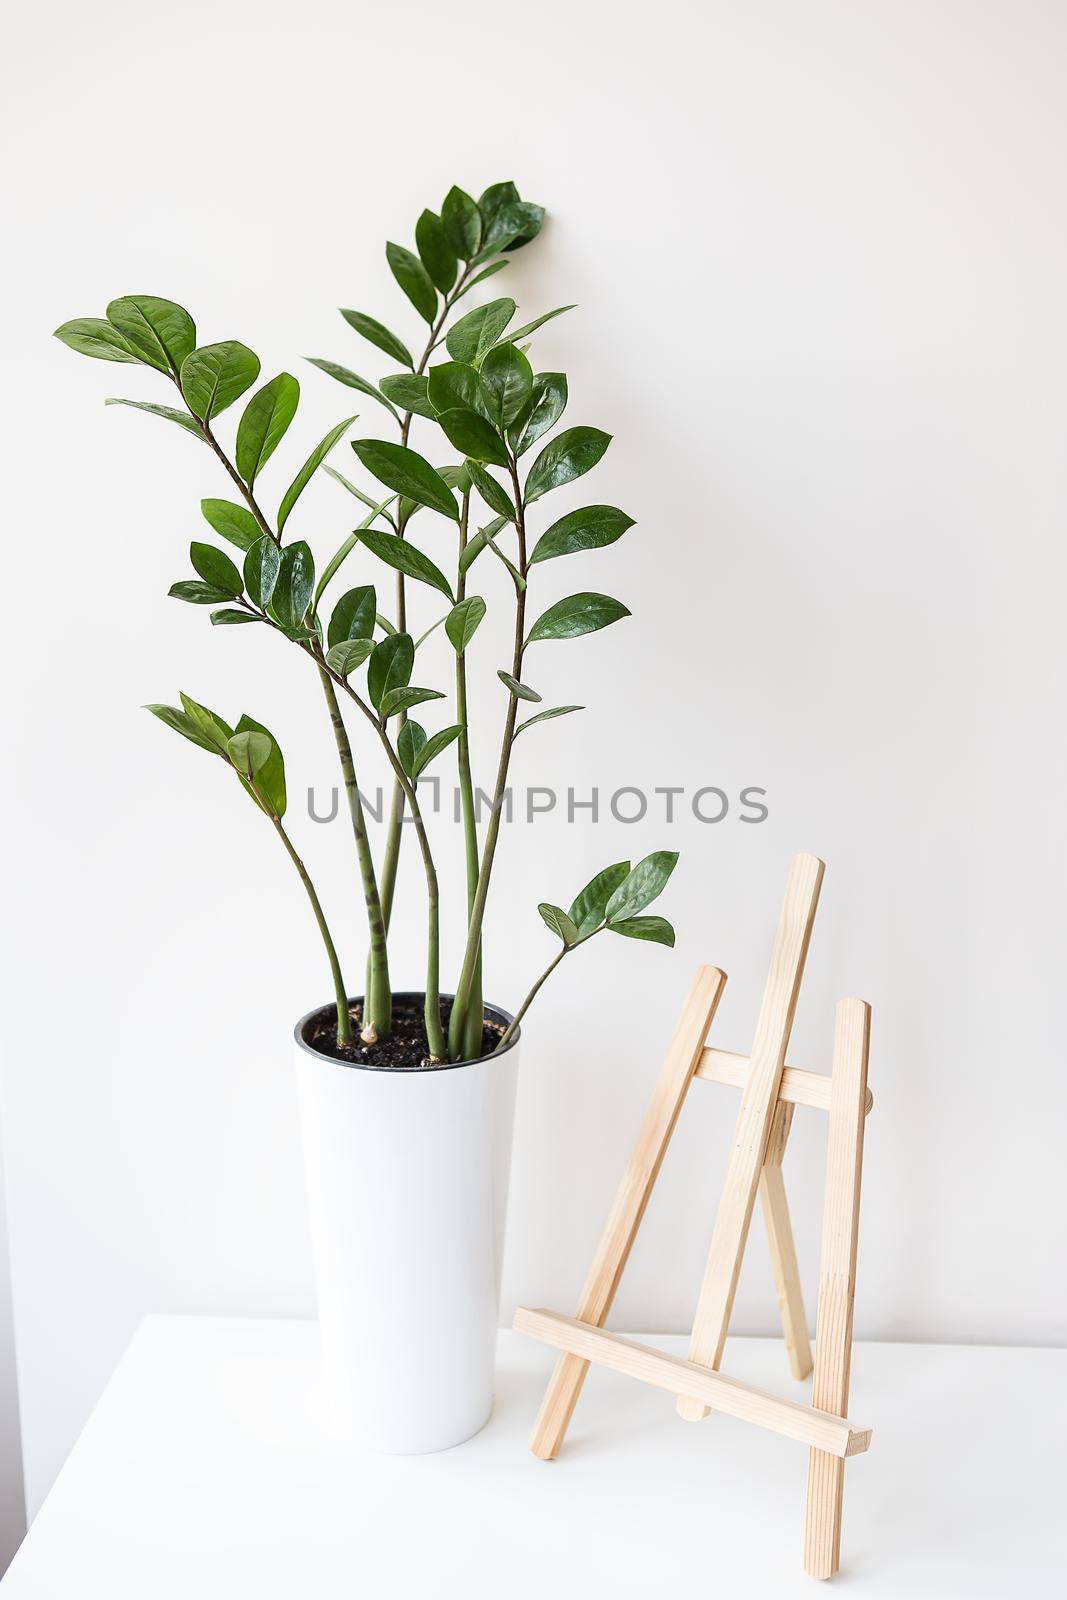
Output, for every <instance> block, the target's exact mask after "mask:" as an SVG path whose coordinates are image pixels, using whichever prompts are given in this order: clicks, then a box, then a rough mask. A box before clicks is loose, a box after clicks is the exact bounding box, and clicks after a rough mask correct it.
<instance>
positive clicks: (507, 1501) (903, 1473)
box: [0, 1317, 1067, 1600]
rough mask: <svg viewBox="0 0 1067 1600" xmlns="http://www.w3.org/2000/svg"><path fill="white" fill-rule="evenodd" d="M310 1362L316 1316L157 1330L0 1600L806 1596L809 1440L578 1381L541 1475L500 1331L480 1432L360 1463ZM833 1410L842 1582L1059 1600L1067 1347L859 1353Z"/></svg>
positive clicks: (166, 1320) (627, 1383)
mask: <svg viewBox="0 0 1067 1600" xmlns="http://www.w3.org/2000/svg"><path fill="white" fill-rule="evenodd" d="M642 1337H643V1339H644V1341H645V1342H646V1343H655V1344H658V1345H660V1346H661V1347H662V1348H663V1349H667V1350H672V1351H676V1352H679V1353H682V1352H684V1347H685V1342H686V1341H685V1340H684V1339H681V1338H678V1337H673V1338H664V1339H652V1338H651V1337H650V1336H648V1335H643V1336H642ZM317 1346H318V1341H317V1331H316V1328H315V1325H314V1324H313V1323H302V1322H258V1321H237V1320H226V1319H214V1318H210V1319H209V1318H193V1317H150V1318H149V1319H148V1320H147V1321H146V1322H145V1323H144V1324H143V1325H142V1326H141V1328H140V1330H139V1331H138V1333H137V1335H136V1337H135V1338H134V1340H133V1342H132V1344H131V1345H130V1348H129V1350H128V1351H127V1352H126V1355H125V1356H124V1357H123V1359H122V1361H121V1363H120V1364H119V1367H118V1369H117V1371H116V1372H115V1375H114V1377H113V1378H112V1380H111V1383H110V1384H109V1385H108V1388H107V1390H106V1391H105V1393H104V1395H103V1397H102V1399H101V1401H100V1403H99V1405H98V1406H97V1408H96V1410H95V1412H94V1413H93V1416H92V1418H91V1419H90V1421H89V1423H88V1425H87V1427H86V1429H85V1432H84V1433H83V1435H82V1437H81V1439H80V1440H79V1442H78V1444H77V1445H76V1446H75V1449H74V1451H73V1453H72V1454H71V1457H70V1459H69V1460H68V1462H67V1464H66V1466H65V1467H64V1468H63V1471H62V1473H61V1474H60V1477H59V1479H58V1481H57V1482H56V1484H55V1487H54V1488H53V1490H52V1492H51V1494H50V1495H49V1496H48V1499H47V1500H46V1502H45V1504H44V1506H43V1508H42V1509H41V1512H40V1514H39V1515H38V1517H37V1519H36V1521H35V1522H34V1524H33V1526H32V1528H31V1529H30V1532H29V1534H28V1536H27V1539H26V1542H25V1544H24V1545H23V1547H22V1549H21V1550H20V1552H19V1554H18V1555H17V1556H16V1558H15V1561H14V1563H13V1565H12V1566H11V1568H10V1570H9V1572H8V1575H7V1577H6V1578H5V1579H4V1581H3V1584H2V1585H0V1587H2V1588H3V1591H4V1592H3V1596H2V1600H30V1597H33V1600H44V1597H47V1600H68V1597H70V1600H73V1597H75V1596H76V1597H77V1600H96V1597H99V1600H105V1597H106V1600H127V1597H129V1600H172V1597H173V1600H190V1597H193V1596H195V1597H196V1600H215V1597H218V1600H223V1597H225V1600H245V1597H246V1596H247V1597H253V1596H254V1597H255V1600H273V1597H275V1596H277V1597H279V1600H280V1597H282V1596H284V1597H285V1600H334V1597H337V1600H342V1597H343V1600H355V1597H361V1596H367V1597H372V1596H373V1597H374V1600H378V1597H379V1596H380V1597H382V1600H407V1597H409V1596H410V1597H412V1600H415V1597H420V1600H421V1597H423V1596H426V1595H431V1594H432V1595H435V1596H440V1595H441V1594H442V1593H443V1594H444V1595H446V1596H448V1595H451V1594H452V1593H455V1594H456V1595H460V1594H462V1595H463V1596H464V1600H483V1597H486V1600H487V1597H489V1596H502V1597H503V1596H506V1597H508V1600H516V1597H518V1600H526V1597H531V1600H532V1597H534V1596H538V1597H539V1600H544V1597H545V1596H553V1597H556V1596H558V1597H560V1600H572V1597H576V1596H581V1595H588V1596H600V1595H612V1596H614V1595H627V1596H628V1595H635V1596H636V1595H641V1596H643V1597H648V1596H655V1597H656V1600H658V1597H659V1596H662V1595H670V1594H673V1593H677V1594H679V1595H685V1596H686V1597H687V1600H689V1597H691V1596H694V1595H702V1594H707V1595H709V1596H727V1595H740V1596H743V1597H744V1600H759V1597H762V1596H774V1597H776V1600H778V1597H780V1596H789V1595H791V1594H794V1593H795V1594H797V1595H801V1594H804V1595H808V1596H809V1597H810V1595H811V1594H812V1593H813V1592H814V1591H813V1587H812V1581H811V1580H810V1579H808V1578H806V1577H805V1576H804V1575H803V1572H802V1570H801V1535H802V1527H803V1516H804V1483H805V1474H806V1470H807V1451H806V1449H804V1447H803V1446H800V1445H797V1444H794V1443H793V1442H791V1441H790V1440H787V1439H783V1438H781V1437H779V1436H777V1435H775V1434H771V1433H767V1432H764V1431H763V1430H761V1429H757V1428H753V1427H751V1426H748V1425H746V1424H744V1423H741V1422H737V1421H734V1420H732V1419H730V1418H727V1417H723V1416H712V1417H710V1418H708V1419H707V1420H706V1421H705V1422H703V1423H699V1424H692V1423H683V1422H681V1421H679V1419H678V1418H677V1417H676V1416H675V1413H674V1402H673V1400H672V1399H671V1397H670V1396H669V1395H666V1394H663V1393H660V1392H658V1391H656V1390H653V1389H650V1388H648V1387H646V1386H645V1385H643V1384H639V1383H635V1382H633V1381H632V1380H629V1379H626V1378H622V1377H619V1376H617V1375H615V1374H612V1373H608V1372H604V1371H598V1370H597V1369H595V1368H594V1369H593V1370H592V1371H591V1373H590V1375H589V1379H588V1381H587V1383H586V1386H585V1391H584V1393H583V1395H582V1399H581V1401H580V1403H579V1406H578V1409H577V1411H576V1413H575V1417H574V1421H573V1423H572V1425H571V1430H570V1434H569V1436H568V1440H567V1443H566V1445H565V1447H564V1450H563V1452H562V1453H561V1455H560V1457H559V1459H558V1461H556V1462H554V1463H546V1462H541V1461H537V1460H535V1459H534V1458H533V1457H532V1456H531V1455H530V1454H529V1452H528V1450H527V1448H526V1441H527V1435H528V1433H529V1429H530V1425H531V1423H532V1421H533V1417H534V1414H535V1411H536V1409H537V1405H538V1401H539V1399H540V1395H541V1390H542V1388H543V1385H544V1382H545V1380H546V1378H547V1375H548V1372H549V1369H550V1367H551V1364H552V1361H553V1354H552V1352H551V1351H549V1350H547V1349H546V1348H544V1347H543V1346H540V1345H537V1344H534V1343H532V1342H531V1341H528V1340H525V1339H521V1338H520V1337H519V1336H518V1335H517V1334H513V1333H505V1334H502V1335H501V1342H500V1358H499V1368H500V1370H499V1377H498V1399H497V1408H496V1412H495V1415H494V1417H493V1419H492V1421H491V1422H490V1424H489V1426H488V1427H487V1428H486V1429H485V1431H484V1432H483V1433H482V1434H480V1435H479V1436H478V1437H477V1438H476V1439H473V1440H471V1441H470V1442H469V1443H467V1444H465V1445H462V1446H460V1447H459V1448H458V1449H456V1450H449V1451H445V1452H444V1453H442V1454H441V1455H436V1456H421V1457H395V1456H394V1457H389V1456H366V1455H358V1454H355V1453H352V1452H350V1451H349V1450H347V1449H346V1447H345V1446H344V1445H343V1443H341V1442H339V1441H337V1440H335V1439H334V1438H333V1437H332V1436H331V1433H330V1430H329V1427H328V1425H327V1422H326V1418H325V1412H324V1406H323V1403H322V1395H321V1391H320V1386H319V1373H318V1348H317ZM723 1370H724V1371H727V1372H730V1373H732V1374H733V1375H735V1376H737V1377H741V1378H745V1379H748V1380H749V1381H752V1382H755V1383H759V1384H762V1385H764V1386H766V1387H770V1388H774V1389H776V1390H777V1391H778V1392H780V1393H783V1394H795V1393H798V1392H799V1390H798V1388H797V1386H795V1385H793V1383H792V1380H791V1379H790V1378H789V1376H788V1370H787V1367H786V1361H785V1353H784V1350H783V1349H782V1347H781V1346H780V1345H779V1344H777V1343H776V1342H774V1341H771V1340H759V1339H731V1341H730V1343H729V1345H728V1346H727V1355H726V1360H725V1362H724V1368H723ZM850 1413H851V1415H852V1417H853V1420H855V1421H856V1422H857V1423H860V1424H863V1425H869V1426H872V1427H873V1428H874V1439H873V1442H872V1445H871V1449H870V1452H869V1453H868V1454H867V1455H864V1456H859V1457H856V1458H854V1459H853V1460H851V1461H849V1463H848V1465H847V1467H846V1474H847V1492H846V1496H845V1521H844V1536H843V1540H842V1570H841V1575H840V1577H839V1578H838V1579H837V1580H835V1582H836V1584H837V1586H838V1587H839V1588H841V1589H843V1590H845V1591H847V1593H848V1594H849V1595H863V1596H878V1597H885V1600H901V1597H902V1596H907V1597H908V1600H950V1597H953V1596H960V1597H964V1596H965V1597H966V1600H981V1597H985V1596H989V1597H994V1596H995V1597H996V1600H1004V1597H1005V1596H1009V1595H1011V1594H1013V1593H1018V1594H1020V1595H1025V1596H1026V1597H1027V1600H1041V1597H1044V1596H1046V1595H1048V1596H1051V1595H1053V1594H1056V1595H1059V1594H1062V1593H1063V1574H1064V1570H1065V1567H1067V1539H1065V1533H1064V1528H1065V1526H1067V1524H1065V1519H1064V1518H1063V1515H1062V1494H1063V1488H1064V1482H1063V1468H1062V1459H1063V1458H1062V1442H1063V1436H1064V1431H1065V1425H1067V1351H1056V1350H1019V1349H1012V1350H1008V1349H988V1348H979V1347H965V1346H946V1345H941V1346H934V1345H891V1344H867V1345H861V1346H858V1347H857V1349H856V1352H855V1358H854V1363H853V1403H852V1405H851V1406H850Z"/></svg>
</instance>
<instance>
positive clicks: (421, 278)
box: [385, 240, 437, 323]
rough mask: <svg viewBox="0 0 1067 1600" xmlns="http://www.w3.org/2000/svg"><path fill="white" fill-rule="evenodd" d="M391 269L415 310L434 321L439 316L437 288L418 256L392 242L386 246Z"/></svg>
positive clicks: (421, 315)
mask: <svg viewBox="0 0 1067 1600" xmlns="http://www.w3.org/2000/svg"><path fill="white" fill-rule="evenodd" d="M385 259H386V260H387V261H388V263H389V270H390V272H391V273H392V274H393V277H394V278H395V279H396V281H397V283H398V284H399V285H400V287H401V289H403V291H404V293H405V294H406V295H407V297H408V299H409V300H410V301H411V303H412V305H413V306H414V307H415V310H416V311H417V312H418V313H419V316H420V317H422V318H423V319H424V320H425V321H426V322H429V323H433V321H434V320H435V318H436V316H437V290H436V289H435V288H434V286H433V283H432V282H431V280H430V274H429V273H428V272H427V271H426V268H425V267H424V266H423V264H422V262H421V261H420V260H419V258H418V256H417V255H415V254H414V253H413V252H412V251H411V250H405V248H404V246H403V245H401V244H393V242H392V241H391V240H390V242H389V243H388V244H387V245H386V247H385Z"/></svg>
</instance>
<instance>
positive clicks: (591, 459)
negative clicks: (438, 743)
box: [525, 428, 611, 505]
mask: <svg viewBox="0 0 1067 1600" xmlns="http://www.w3.org/2000/svg"><path fill="white" fill-rule="evenodd" d="M610 443H611V434H610V433H602V432H601V430H600V429H599V428H565V429H564V431H563V432H562V433H560V434H557V435H556V437H555V438H554V439H553V440H552V441H551V442H550V443H549V444H546V445H545V448H544V449H543V450H542V451H541V454H540V455H539V456H538V458H537V460H536V461H535V462H534V464H533V466H532V467H531V468H530V473H529V476H528V478H527V479H526V496H525V498H526V503H527V505H529V504H530V502H531V501H533V500H539V499H540V498H541V496H542V495H543V494H547V493H548V491H549V490H550V489H559V488H561V487H562V485H563V484H565V483H572V482H573V480H574V479H575V478H580V477H581V476H582V475H583V473H586V472H588V471H589V469H590V468H591V467H595V466H596V464H597V462H598V461H599V460H600V458H601V456H602V455H603V454H604V451H605V450H606V449H607V447H608V445H609V444H610Z"/></svg>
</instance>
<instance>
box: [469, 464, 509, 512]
mask: <svg viewBox="0 0 1067 1600" xmlns="http://www.w3.org/2000/svg"><path fill="white" fill-rule="evenodd" d="M466 466H467V472H468V474H469V476H470V480H471V482H472V483H473V484H474V486H475V487H476V489H477V490H478V493H479V494H480V495H481V497H482V499H483V500H484V501H485V503H486V505H487V506H488V507H489V509H490V510H491V511H495V512H496V514H497V516H499V517H503V519H504V521H505V522H514V521H515V506H514V504H513V502H512V499H511V496H510V495H509V494H508V492H507V490H506V489H505V488H504V486H503V484H500V483H498V482H497V481H496V479H495V478H494V477H493V475H492V473H490V472H487V471H486V470H485V468H484V467H483V466H482V465H481V463H480V462H478V461H471V460H468V461H467V463H466Z"/></svg>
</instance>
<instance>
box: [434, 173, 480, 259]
mask: <svg viewBox="0 0 1067 1600" xmlns="http://www.w3.org/2000/svg"><path fill="white" fill-rule="evenodd" d="M441 229H442V232H443V233H444V236H445V238H446V240H447V241H448V243H449V244H450V245H451V246H452V249H453V250H454V251H455V252H456V254H457V256H459V258H460V260H461V261H469V260H470V259H471V257H472V256H476V255H477V254H478V248H479V246H480V245H481V242H482V219H481V214H480V213H479V210H478V207H477V206H476V205H475V203H474V201H473V200H472V199H471V197H470V195H469V194H465V193H464V191H463V190H462V189H457V188H455V187H453V188H451V189H450V190H449V191H448V193H447V194H446V195H445V198H444V204H443V205H442V206H441Z"/></svg>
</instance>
